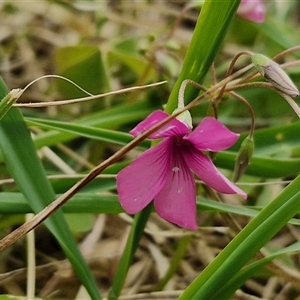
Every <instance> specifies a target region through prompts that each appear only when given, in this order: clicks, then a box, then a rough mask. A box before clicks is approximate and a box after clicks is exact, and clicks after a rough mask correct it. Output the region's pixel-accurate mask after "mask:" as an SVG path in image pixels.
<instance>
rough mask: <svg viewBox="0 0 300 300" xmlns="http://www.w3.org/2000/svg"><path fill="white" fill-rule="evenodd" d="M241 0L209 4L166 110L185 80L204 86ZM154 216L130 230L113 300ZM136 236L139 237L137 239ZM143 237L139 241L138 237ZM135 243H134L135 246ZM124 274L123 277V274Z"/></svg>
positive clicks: (171, 108)
mask: <svg viewBox="0 0 300 300" xmlns="http://www.w3.org/2000/svg"><path fill="white" fill-rule="evenodd" d="M239 3H240V0H232V1H222V2H215V1H205V3H204V5H203V7H202V10H201V13H200V16H199V18H198V21H197V24H196V27H195V30H194V34H193V37H192V41H191V44H190V46H189V49H188V51H187V54H186V57H185V60H184V63H183V67H182V70H181V73H180V76H179V78H178V80H177V82H176V84H175V86H174V88H173V90H172V92H171V95H170V97H169V100H168V102H167V107H166V109H165V111H166V112H167V113H172V112H173V111H174V109H175V108H177V104H178V100H177V97H178V92H179V88H180V85H181V83H182V81H183V80H185V79H191V80H193V81H195V82H199V83H201V82H202V81H203V80H204V77H205V75H206V73H207V72H208V70H209V68H210V66H211V65H212V63H213V61H214V59H215V56H216V54H217V52H218V50H219V49H220V47H221V44H222V42H223V40H224V38H225V34H226V32H227V30H228V28H229V24H230V20H231V19H232V18H233V17H234V15H235V12H236V10H237V7H238V5H239ZM194 96H195V91H193V93H191V91H190V92H189V94H186V99H187V100H188V102H189V101H191V100H192V99H193V98H194ZM149 215H150V213H149V212H148V210H146V211H142V212H140V213H139V214H138V215H137V216H136V217H135V218H137V220H135V223H134V224H136V223H138V222H139V220H140V218H141V216H143V224H142V225H143V226H139V227H137V226H135V225H133V226H132V228H131V231H130V238H129V239H128V241H127V244H126V248H125V250H124V252H123V254H122V256H121V260H120V262H119V266H118V270H117V272H116V276H115V278H114V281H113V284H112V288H111V291H110V294H109V298H108V299H109V300H112V299H116V298H118V296H119V295H120V293H121V289H122V286H123V283H124V280H125V277H126V274H127V272H128V269H129V266H130V263H131V261H132V258H133V255H134V252H135V250H136V248H137V247H138V240H139V238H140V237H141V235H142V234H141V233H142V232H143V230H144V227H145V226H146V223H147V220H148V218H149ZM135 236H136V238H134V237H135ZM138 237H139V238H138ZM133 241H134V244H133ZM119 272H120V274H119Z"/></svg>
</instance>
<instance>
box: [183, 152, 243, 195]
mask: <svg viewBox="0 0 300 300" xmlns="http://www.w3.org/2000/svg"><path fill="white" fill-rule="evenodd" d="M184 151H185V152H184V157H185V160H186V163H187V165H188V166H189V167H190V168H191V169H192V170H193V172H195V173H196V174H197V176H198V177H199V178H200V179H201V180H202V181H203V182H204V183H205V184H206V185H208V186H209V187H211V188H213V189H214V190H216V191H217V192H219V193H223V194H239V195H241V196H242V197H243V198H247V194H246V193H245V192H244V191H242V190H241V189H240V188H238V187H237V186H236V185H234V184H233V183H232V182H230V181H229V180H228V179H227V178H226V177H225V176H224V175H223V174H222V173H221V172H220V171H219V170H218V169H217V168H216V167H215V166H214V164H213V163H212V161H211V159H210V158H209V157H208V156H206V155H204V154H203V153H202V152H201V151H199V150H197V149H195V148H192V147H186V148H185V150H184Z"/></svg>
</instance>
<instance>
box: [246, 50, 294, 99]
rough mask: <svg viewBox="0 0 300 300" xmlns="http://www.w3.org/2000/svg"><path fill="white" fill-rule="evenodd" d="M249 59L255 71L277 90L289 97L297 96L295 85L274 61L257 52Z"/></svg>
mask: <svg viewBox="0 0 300 300" xmlns="http://www.w3.org/2000/svg"><path fill="white" fill-rule="evenodd" d="M251 60H252V63H253V64H254V66H255V68H256V69H257V71H258V72H259V73H260V74H261V75H262V76H264V77H265V78H266V80H268V81H269V82H270V83H272V85H273V86H274V87H276V88H277V89H278V90H279V91H281V92H283V93H285V94H286V95H289V96H291V97H298V96H299V91H298V89H297V87H296V86H295V85H294V83H293V82H292V80H291V79H290V77H289V76H288V75H287V74H286V73H285V72H284V71H283V69H282V68H281V67H280V66H279V65H278V64H277V63H276V62H274V61H273V60H271V59H270V58H268V57H266V56H264V55H262V54H259V53H254V54H253V55H252V56H251Z"/></svg>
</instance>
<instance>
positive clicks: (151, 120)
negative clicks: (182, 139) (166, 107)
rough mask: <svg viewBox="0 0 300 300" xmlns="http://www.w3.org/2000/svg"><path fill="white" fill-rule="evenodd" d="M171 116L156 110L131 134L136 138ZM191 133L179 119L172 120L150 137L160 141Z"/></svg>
mask: <svg viewBox="0 0 300 300" xmlns="http://www.w3.org/2000/svg"><path fill="white" fill-rule="evenodd" d="M168 116H169V115H168V114H167V113H165V112H163V111H162V110H156V111H154V112H153V113H152V114H150V115H149V116H148V117H147V118H146V119H145V120H143V121H142V122H141V123H139V124H138V125H137V126H136V127H134V128H133V129H132V130H131V131H130V133H131V134H132V135H133V136H134V137H136V136H138V135H139V134H141V133H143V132H145V131H146V130H148V129H150V128H151V127H153V126H154V125H156V124H158V123H159V122H161V121H162V120H164V119H165V118H167V117H168ZM187 133H189V128H188V127H187V126H186V125H184V124H183V123H181V122H180V121H178V120H177V119H172V120H171V121H170V122H168V123H167V124H166V125H164V126H163V127H162V128H160V129H158V130H157V131H156V132H154V133H152V134H151V135H149V138H150V139H158V138H164V137H170V136H175V135H184V134H187Z"/></svg>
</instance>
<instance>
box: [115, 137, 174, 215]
mask: <svg viewBox="0 0 300 300" xmlns="http://www.w3.org/2000/svg"><path fill="white" fill-rule="evenodd" d="M171 143H172V141H171V139H166V140H164V141H162V142H160V143H159V144H158V145H156V146H154V147H152V148H150V149H149V150H147V151H145V152H144V153H143V154H141V155H140V156H139V157H138V158H137V159H136V160H135V161H133V162H132V163H131V164H130V165H129V166H128V167H126V168H124V169H123V170H121V171H120V172H119V173H118V175H117V190H118V193H119V197H120V203H121V205H122V207H123V208H124V210H125V211H126V212H128V213H130V214H135V213H137V212H139V211H141V210H142V209H143V208H145V207H146V206H147V205H148V204H149V203H150V202H151V201H152V200H153V198H154V197H155V196H156V195H157V194H158V193H159V191H160V190H161V189H162V187H163V186H164V184H165V181H166V173H167V170H169V169H170V164H171V160H170V159H171V156H170V154H169V153H171V145H172V144H171Z"/></svg>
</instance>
